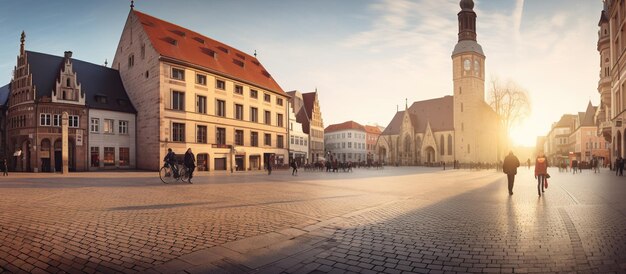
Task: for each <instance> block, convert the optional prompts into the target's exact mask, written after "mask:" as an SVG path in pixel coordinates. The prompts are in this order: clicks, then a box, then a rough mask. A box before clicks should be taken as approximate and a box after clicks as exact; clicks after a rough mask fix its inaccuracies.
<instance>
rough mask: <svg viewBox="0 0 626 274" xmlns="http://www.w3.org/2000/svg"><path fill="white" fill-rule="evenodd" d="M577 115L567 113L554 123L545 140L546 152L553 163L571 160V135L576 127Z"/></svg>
mask: <svg viewBox="0 0 626 274" xmlns="http://www.w3.org/2000/svg"><path fill="white" fill-rule="evenodd" d="M576 119H577V115H573V114H565V115H563V116H561V119H560V120H559V121H558V122H556V123H554V124H552V127H551V129H550V132H548V134H547V135H546V139H545V142H544V153H545V155H546V157H548V162H549V163H550V164H551V165H556V164H557V163H561V162H569V152H570V150H571V145H570V140H569V138H570V135H571V134H572V132H574V129H575V127H576Z"/></svg>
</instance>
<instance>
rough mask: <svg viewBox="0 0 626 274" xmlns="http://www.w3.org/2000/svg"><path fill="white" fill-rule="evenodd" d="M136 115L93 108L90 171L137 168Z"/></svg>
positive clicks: (90, 123) (91, 116) (90, 113)
mask: <svg viewBox="0 0 626 274" xmlns="http://www.w3.org/2000/svg"><path fill="white" fill-rule="evenodd" d="M98 99H99V100H101V101H102V102H105V101H106V100H110V99H108V98H106V97H105V98H98ZM135 117H136V114H135V113H127V112H119V111H111V110H105V109H95V108H94V109H90V110H89V155H88V158H89V170H99V169H134V168H136V165H135V163H136V158H135V155H136V152H135V144H136V140H135V132H136V130H135V127H136V124H135Z"/></svg>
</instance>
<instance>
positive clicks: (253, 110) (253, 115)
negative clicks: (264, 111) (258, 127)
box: [250, 107, 259, 123]
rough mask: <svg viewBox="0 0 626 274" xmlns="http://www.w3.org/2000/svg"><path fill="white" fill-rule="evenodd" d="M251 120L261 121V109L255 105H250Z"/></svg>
mask: <svg viewBox="0 0 626 274" xmlns="http://www.w3.org/2000/svg"><path fill="white" fill-rule="evenodd" d="M250 122H255V123H256V122H259V110H258V109H257V108H255V107H250Z"/></svg>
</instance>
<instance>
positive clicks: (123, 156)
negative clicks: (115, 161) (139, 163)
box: [119, 147, 130, 166]
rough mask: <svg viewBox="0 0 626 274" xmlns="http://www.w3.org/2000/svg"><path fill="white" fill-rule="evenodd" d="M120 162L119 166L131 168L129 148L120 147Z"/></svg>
mask: <svg viewBox="0 0 626 274" xmlns="http://www.w3.org/2000/svg"><path fill="white" fill-rule="evenodd" d="M119 151H120V161H119V166H129V165H130V149H129V148H127V147H120V148H119Z"/></svg>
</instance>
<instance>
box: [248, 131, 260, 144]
mask: <svg viewBox="0 0 626 274" xmlns="http://www.w3.org/2000/svg"><path fill="white" fill-rule="evenodd" d="M250 146H253V147H258V146H259V133H258V132H255V131H252V132H250Z"/></svg>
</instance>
